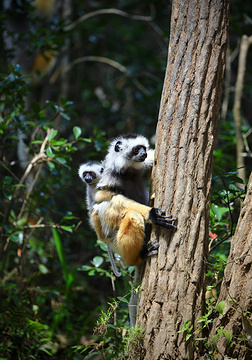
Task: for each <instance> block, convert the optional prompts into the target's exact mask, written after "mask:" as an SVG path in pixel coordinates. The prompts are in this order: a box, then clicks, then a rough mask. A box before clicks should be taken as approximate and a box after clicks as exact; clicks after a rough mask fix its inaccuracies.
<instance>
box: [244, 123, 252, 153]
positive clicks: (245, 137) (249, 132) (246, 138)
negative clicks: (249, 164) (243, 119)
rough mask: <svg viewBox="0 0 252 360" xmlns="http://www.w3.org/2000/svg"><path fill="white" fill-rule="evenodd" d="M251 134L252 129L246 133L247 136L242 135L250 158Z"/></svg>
mask: <svg viewBox="0 0 252 360" xmlns="http://www.w3.org/2000/svg"><path fill="white" fill-rule="evenodd" d="M251 133H252V128H250V129H249V130H248V131H247V132H246V134H242V137H243V141H244V146H245V149H246V151H247V153H248V155H249V156H250V157H252V151H251V150H250V148H249V144H248V137H249V135H250V134H251Z"/></svg>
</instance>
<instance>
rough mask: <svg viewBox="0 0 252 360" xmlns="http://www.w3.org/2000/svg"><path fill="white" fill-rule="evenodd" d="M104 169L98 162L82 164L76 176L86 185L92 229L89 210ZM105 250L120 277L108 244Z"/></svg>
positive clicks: (91, 222) (115, 272) (114, 270)
mask: <svg viewBox="0 0 252 360" xmlns="http://www.w3.org/2000/svg"><path fill="white" fill-rule="evenodd" d="M103 170H104V167H103V165H102V163H100V162H98V161H88V162H86V163H84V164H81V165H80V167H79V170H78V174H79V177H80V179H81V180H82V181H83V182H84V183H85V185H86V205H87V209H88V214H89V223H90V226H91V227H92V228H93V229H94V225H93V221H92V216H91V210H92V206H93V205H94V194H95V187H96V184H97V182H98V181H99V180H100V179H101V175H102V173H103ZM100 237H101V238H99V240H102V241H106V242H107V239H105V238H104V237H103V236H101V235H100ZM107 250H108V255H109V260H110V263H111V266H112V269H113V272H114V274H115V276H117V277H120V276H121V273H120V272H119V271H118V270H117V268H116V264H115V260H114V257H113V252H112V249H111V247H110V243H109V242H107Z"/></svg>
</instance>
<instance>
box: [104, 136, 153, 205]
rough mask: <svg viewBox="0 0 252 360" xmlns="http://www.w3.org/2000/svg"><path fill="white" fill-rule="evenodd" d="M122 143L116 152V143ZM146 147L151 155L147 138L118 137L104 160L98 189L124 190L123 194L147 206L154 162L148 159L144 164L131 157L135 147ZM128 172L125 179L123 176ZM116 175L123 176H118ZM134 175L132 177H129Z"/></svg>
mask: <svg viewBox="0 0 252 360" xmlns="http://www.w3.org/2000/svg"><path fill="white" fill-rule="evenodd" d="M118 141H120V142H121V144H120V145H119V146H120V151H119V152H116V151H115V145H116V143H117V142H118ZM139 145H140V146H144V147H145V148H146V151H147V154H148V153H149V151H150V150H149V142H148V140H147V139H146V137H144V136H142V135H138V136H137V137H136V138H129V139H128V138H126V139H125V138H124V137H117V138H116V139H114V140H113V141H112V142H111V144H110V146H109V149H108V153H107V155H106V157H105V159H104V173H103V174H102V178H101V180H100V181H99V183H98V184H97V187H101V188H102V187H119V188H121V189H123V194H124V195H125V196H126V197H128V198H130V199H133V200H135V201H138V202H140V203H143V204H147V203H148V200H149V194H148V189H147V184H146V180H147V173H148V172H150V170H151V168H152V166H153V160H152V159H151V158H150V159H148V158H147V159H146V160H145V161H143V162H137V161H133V160H132V159H131V158H130V157H129V155H130V154H131V153H132V148H134V147H135V146H139ZM126 172H127V174H128V175H126V176H125V177H124V176H123V174H125V173H126ZM115 174H118V175H120V174H122V176H121V177H120V176H116V175H115ZM129 174H132V177H131V176H129Z"/></svg>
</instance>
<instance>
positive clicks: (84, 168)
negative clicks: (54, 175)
mask: <svg viewBox="0 0 252 360" xmlns="http://www.w3.org/2000/svg"><path fill="white" fill-rule="evenodd" d="M102 171H103V165H102V164H101V163H100V162H98V161H88V162H86V163H84V164H81V165H80V167H79V170H78V174H79V177H80V178H81V180H82V181H83V182H84V183H85V184H86V182H85V180H84V179H83V174H84V172H95V174H96V179H94V181H93V182H92V184H94V183H97V182H98V181H99V180H100V179H101V175H102Z"/></svg>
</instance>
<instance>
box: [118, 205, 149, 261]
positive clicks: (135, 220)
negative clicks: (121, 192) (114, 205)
mask: <svg viewBox="0 0 252 360" xmlns="http://www.w3.org/2000/svg"><path fill="white" fill-rule="evenodd" d="M144 228H145V225H144V219H143V217H142V216H141V215H140V214H139V213H138V212H137V211H135V210H130V211H128V212H127V213H126V215H125V217H124V219H123V222H122V223H121V225H120V227H119V230H118V233H117V242H116V251H117V252H118V254H120V255H121V256H122V257H123V259H124V261H125V263H126V264H127V265H138V264H140V263H141V262H142V259H141V257H140V253H141V250H142V246H143V242H144Z"/></svg>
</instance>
